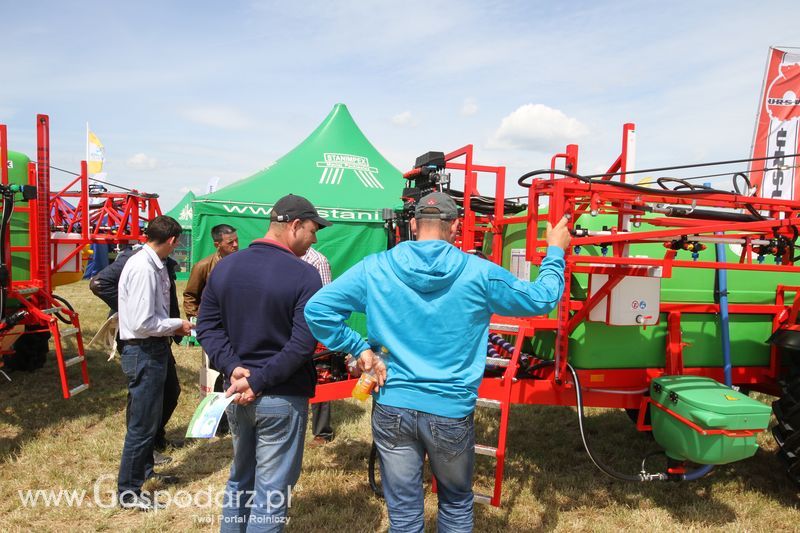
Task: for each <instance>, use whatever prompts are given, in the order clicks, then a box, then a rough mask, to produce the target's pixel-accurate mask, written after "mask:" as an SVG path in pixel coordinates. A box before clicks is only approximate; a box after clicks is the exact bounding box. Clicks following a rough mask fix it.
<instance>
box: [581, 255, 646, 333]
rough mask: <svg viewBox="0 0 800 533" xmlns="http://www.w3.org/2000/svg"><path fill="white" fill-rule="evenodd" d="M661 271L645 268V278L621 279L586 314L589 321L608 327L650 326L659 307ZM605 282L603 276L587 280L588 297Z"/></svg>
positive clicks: (594, 276) (595, 276) (591, 277)
mask: <svg viewBox="0 0 800 533" xmlns="http://www.w3.org/2000/svg"><path fill="white" fill-rule="evenodd" d="M660 275H661V269H660V268H652V269H648V276H646V277H645V276H625V277H624V278H623V279H622V281H620V282H619V283H617V285H616V286H615V287H614V288H613V289H611V294H610V295H609V296H606V297H604V298H603V299H602V300H600V302H598V304H597V305H596V306H595V307H594V308H593V309H592V310H591V311H590V312H589V320H590V321H592V322H605V323H606V324H608V325H611V326H652V325H654V324H656V323H658V316H659V308H660V306H661V277H660ZM656 276H658V277H656ZM606 281H608V276H607V275H606V274H592V275H591V276H590V277H589V298H591V297H592V295H593V294H595V293H596V292H597V291H598V290H600V289H601V288H602V287H603V285H605V283H606Z"/></svg>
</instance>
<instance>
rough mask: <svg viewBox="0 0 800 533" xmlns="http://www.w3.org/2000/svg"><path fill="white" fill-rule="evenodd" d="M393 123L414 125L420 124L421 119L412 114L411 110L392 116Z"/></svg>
mask: <svg viewBox="0 0 800 533" xmlns="http://www.w3.org/2000/svg"><path fill="white" fill-rule="evenodd" d="M392 124H394V125H395V126H403V127H412V128H413V127H414V126H416V125H417V124H419V120H418V119H417V118H416V117H415V116H414V115H412V114H411V111H403V112H402V113H398V114H396V115H395V116H393V117H392Z"/></svg>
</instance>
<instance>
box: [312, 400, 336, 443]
mask: <svg viewBox="0 0 800 533" xmlns="http://www.w3.org/2000/svg"><path fill="white" fill-rule="evenodd" d="M311 432H312V433H313V434H314V436H315V437H322V438H324V439H328V440H331V439H332V438H333V428H332V427H331V404H330V402H323V403H312V404H311Z"/></svg>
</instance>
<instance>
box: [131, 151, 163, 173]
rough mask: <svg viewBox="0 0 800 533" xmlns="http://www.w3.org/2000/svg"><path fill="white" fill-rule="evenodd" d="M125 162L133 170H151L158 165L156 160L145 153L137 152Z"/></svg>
mask: <svg viewBox="0 0 800 533" xmlns="http://www.w3.org/2000/svg"><path fill="white" fill-rule="evenodd" d="M125 164H126V165H127V166H128V168H132V169H133V170H153V169H155V168H156V167H157V166H158V160H157V159H156V158H155V157H150V156H149V155H147V154H142V153H139V154H136V155H134V156H132V157H130V158H128V160H127V161H126V162H125Z"/></svg>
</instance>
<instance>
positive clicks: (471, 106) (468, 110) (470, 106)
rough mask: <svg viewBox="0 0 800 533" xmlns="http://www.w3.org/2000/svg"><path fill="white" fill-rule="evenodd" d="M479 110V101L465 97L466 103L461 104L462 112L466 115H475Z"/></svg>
mask: <svg viewBox="0 0 800 533" xmlns="http://www.w3.org/2000/svg"><path fill="white" fill-rule="evenodd" d="M477 112H478V102H477V100H475V99H474V98H464V103H463V104H462V105H461V114H462V115H463V116H465V117H468V116H471V115H474V114H475V113H477Z"/></svg>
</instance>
